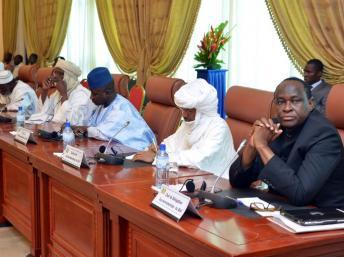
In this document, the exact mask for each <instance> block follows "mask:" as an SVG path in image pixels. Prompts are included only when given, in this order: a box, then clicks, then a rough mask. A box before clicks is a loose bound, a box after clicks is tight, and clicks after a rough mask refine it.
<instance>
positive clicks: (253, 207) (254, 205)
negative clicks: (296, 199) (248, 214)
mask: <svg viewBox="0 0 344 257" xmlns="http://www.w3.org/2000/svg"><path fill="white" fill-rule="evenodd" d="M258 205H262V206H263V208H261V207H259V206H258ZM269 206H270V208H269ZM280 209H281V207H280V206H278V207H275V206H274V205H272V204H271V203H268V205H267V206H265V204H264V203H262V202H253V203H250V210H253V211H261V212H273V211H279V210H280Z"/></svg>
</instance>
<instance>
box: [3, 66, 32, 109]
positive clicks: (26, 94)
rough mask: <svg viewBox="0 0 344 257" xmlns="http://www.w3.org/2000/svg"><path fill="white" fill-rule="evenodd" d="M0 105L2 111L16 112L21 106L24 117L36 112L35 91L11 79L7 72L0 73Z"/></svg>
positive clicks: (21, 82)
mask: <svg viewBox="0 0 344 257" xmlns="http://www.w3.org/2000/svg"><path fill="white" fill-rule="evenodd" d="M0 105H2V108H3V109H2V111H3V110H5V109H6V110H7V111H17V110H18V107H19V106H22V107H23V109H24V110H25V113H26V115H31V114H32V113H34V112H36V111H37V108H38V99H37V96H36V93H35V91H34V90H33V89H32V88H31V87H30V86H29V85H28V84H26V83H24V82H23V81H20V80H15V79H14V78H13V75H12V72H10V71H9V70H1V71H0Z"/></svg>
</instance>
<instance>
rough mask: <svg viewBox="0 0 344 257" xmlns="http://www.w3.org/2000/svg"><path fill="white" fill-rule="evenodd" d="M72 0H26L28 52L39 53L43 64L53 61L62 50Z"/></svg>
mask: <svg viewBox="0 0 344 257" xmlns="http://www.w3.org/2000/svg"><path fill="white" fill-rule="evenodd" d="M71 5H72V0H30V1H24V19H25V40H26V47H27V52H28V54H29V55H30V54H31V53H36V54H38V56H39V58H40V63H41V65H46V64H47V63H49V62H52V61H53V60H54V58H55V57H56V56H57V55H58V53H59V52H60V51H61V48H62V45H63V42H64V39H65V36H66V31H67V25H68V20H69V15H70V10H71Z"/></svg>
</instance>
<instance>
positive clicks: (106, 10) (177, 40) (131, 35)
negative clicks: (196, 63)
mask: <svg viewBox="0 0 344 257" xmlns="http://www.w3.org/2000/svg"><path fill="white" fill-rule="evenodd" d="M199 7H200V0H189V1H182V0H97V9H98V14H99V19H100V24H101V27H102V30H103V33H104V37H105V40H106V43H107V45H108V47H109V50H110V53H111V55H112V57H113V59H114V60H115V62H116V64H117V65H118V66H119V68H120V69H121V70H122V71H124V72H126V73H134V72H137V84H139V85H144V83H145V81H146V79H147V78H148V77H149V76H151V75H152V74H163V75H169V74H171V73H173V72H174V71H175V70H176V69H177V67H178V65H179V63H180V62H181V59H182V58H183V56H184V53H185V49H186V48H187V46H188V43H189V40H190V36H191V34H192V31H193V27H194V23H195V19H196V17H197V14H198V10H199Z"/></svg>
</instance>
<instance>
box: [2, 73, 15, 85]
mask: <svg viewBox="0 0 344 257" xmlns="http://www.w3.org/2000/svg"><path fill="white" fill-rule="evenodd" d="M12 80H13V75H12V72H10V71H9V70H2V71H0V84H1V85H3V84H7V83H9V82H11V81H12Z"/></svg>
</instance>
